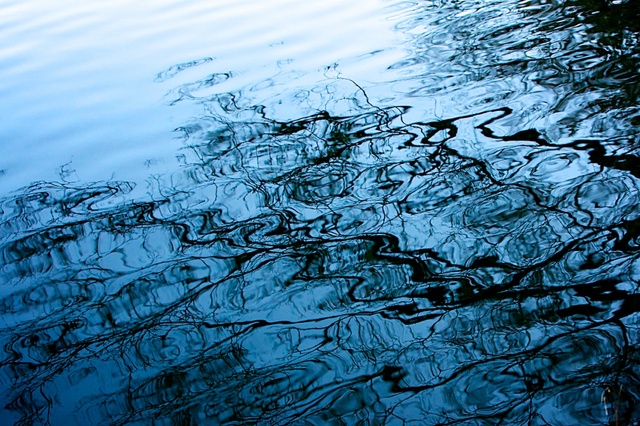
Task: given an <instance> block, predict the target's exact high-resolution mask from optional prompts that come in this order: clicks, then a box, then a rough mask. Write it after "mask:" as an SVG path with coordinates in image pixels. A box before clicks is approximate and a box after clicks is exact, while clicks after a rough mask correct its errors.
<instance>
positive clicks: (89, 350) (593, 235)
mask: <svg viewBox="0 0 640 426" xmlns="http://www.w3.org/2000/svg"><path fill="white" fill-rule="evenodd" d="M385 5H386V9H385V10H386V12H387V13H388V14H389V16H390V18H389V22H391V23H392V24H393V30H394V32H395V33H396V34H399V36H401V38H402V48H403V49H404V51H403V54H402V55H401V57H400V58H396V60H394V61H393V62H392V63H390V64H387V66H386V69H387V70H388V74H385V76H386V77H388V76H393V78H392V79H391V78H389V79H388V80H386V81H382V80H380V79H378V80H376V79H374V78H372V79H371V80H368V81H367V80H366V79H362V81H360V80H358V79H356V78H353V77H352V76H350V75H349V73H348V72H347V70H346V67H344V68H343V66H342V65H341V64H340V63H339V62H337V63H333V64H327V65H326V67H324V68H322V69H321V70H319V72H318V73H317V78H315V77H314V78H306V77H305V76H307V75H306V74H304V73H302V72H300V73H296V72H294V71H295V70H294V68H287V66H288V65H286V64H284V65H282V64H281V66H280V68H279V69H278V70H277V71H276V72H274V74H273V75H272V76H271V77H269V78H267V79H262V80H260V81H246V80H242V81H241V82H240V83H238V84H237V85H236V86H235V87H232V86H225V84H232V83H233V81H236V80H237V79H242V75H241V74H242V73H239V72H237V71H236V70H234V69H216V68H217V65H216V59H215V58H213V57H204V58H193V59H192V60H191V61H188V62H184V63H180V64H176V65H173V66H171V67H170V68H168V69H166V70H164V71H162V70H157V77H156V83H155V84H157V85H161V86H162V88H163V90H165V91H166V93H167V95H166V97H165V103H166V108H175V107H177V106H179V105H181V104H185V103H186V104H190V105H192V106H193V108H194V109H195V110H198V111H199V113H198V114H194V115H193V116H192V117H191V118H189V119H185V120H184V122H183V123H181V124H180V125H179V127H178V128H177V129H176V130H175V133H174V134H175V135H176V136H177V137H178V138H179V139H180V140H181V143H182V147H181V148H179V149H178V151H177V152H176V153H175V158H176V160H175V161H176V166H175V167H174V168H173V170H170V171H166V172H163V173H157V174H150V175H149V176H148V177H147V178H146V179H145V180H144V181H141V182H131V181H126V180H117V179H104V180H102V181H93V182H87V181H82V180H76V181H70V180H69V179H65V175H64V174H63V173H62V170H63V169H61V179H60V180H58V181H37V182H33V183H31V184H30V185H28V186H26V187H24V188H22V189H20V190H17V191H14V192H13V193H12V194H11V195H6V196H4V197H3V198H2V200H1V204H0V208H1V212H2V222H1V224H0V242H1V252H0V254H1V256H2V257H1V262H2V265H1V266H2V268H1V269H0V273H1V276H2V286H3V290H2V298H1V300H0V306H1V312H2V317H1V318H2V325H3V326H2V330H1V333H0V341H1V344H2V348H3V351H2V353H1V359H0V383H2V387H3V389H4V390H3V392H2V397H1V398H0V399H1V402H2V406H3V408H4V411H3V413H4V414H3V416H4V417H5V419H9V420H10V422H11V423H16V424H43V423H50V424H63V423H66V424H151V423H153V424H238V425H240V424H243V425H244V424H260V425H276V424H299V425H312V424H314V425H324V424H336V425H342V424H354V425H355V424H369V425H376V424H390V425H402V424H428V425H436V424H442V425H444V424H464V425H470V424H477V425H481V424H482V425H485V424H487V425H489V424H491V425H493V424H509V425H515V424H518V425H524V424H529V425H574V424H575V425H577V424H580V425H587V424H592V425H601V424H616V425H618V424H619V425H623V424H624V425H627V424H635V423H634V422H637V419H638V418H640V405H639V401H640V399H639V398H640V381H639V380H640V377H639V374H640V364H639V361H640V340H639V337H640V336H639V329H638V327H639V325H640V314H639V312H638V310H639V308H640V293H639V291H638V282H639V279H640V258H639V252H638V247H639V245H640V204H639V202H640V163H638V149H639V148H640V139H639V133H638V130H637V129H638V124H639V120H640V119H639V117H640V116H639V114H638V97H639V96H640V86H639V82H640V81H639V77H638V67H639V62H640V50H639V49H638V46H637V40H638V35H639V30H640V28H639V24H638V23H640V20H639V19H638V15H637V12H636V10H637V9H636V8H637V5H635V3H633V2H627V3H625V2H618V3H616V2H609V3H605V2H599V1H595V0H594V1H580V2H579V1H567V2H538V1H521V2H491V1H482V2H473V1H459V2H454V1H452V2H437V1H431V2H416V3H398V2H388V3H385ZM373 56H375V55H373ZM291 67H293V65H291ZM212 70H213V71H212ZM185 73H190V74H189V78H186V79H185V78H183V79H182V80H180V78H182V77H181V76H183V75H185ZM386 77H385V78H386ZM227 89H228V90H227Z"/></svg>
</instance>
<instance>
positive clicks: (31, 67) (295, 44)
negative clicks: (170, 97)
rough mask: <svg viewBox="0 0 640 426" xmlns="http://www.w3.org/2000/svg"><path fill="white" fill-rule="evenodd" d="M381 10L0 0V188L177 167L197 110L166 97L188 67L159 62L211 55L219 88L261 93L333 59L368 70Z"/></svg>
mask: <svg viewBox="0 0 640 426" xmlns="http://www.w3.org/2000/svg"><path fill="white" fill-rule="evenodd" d="M386 17H387V13H386V12H385V10H384V5H382V4H380V3H378V2H375V1H367V2H360V3H359V4H358V5H354V4H353V3H350V2H345V1H342V2H341V1H333V2H323V3H322V4H318V5H301V4H300V3H299V2H293V1H269V2H257V1H242V2H225V1H220V2H215V3H213V4H207V3H204V2H186V1H164V2H136V4H135V5H133V4H131V2H124V1H118V2H107V3H100V4H95V5H94V4H91V5H90V4H87V3H86V2H74V1H68V2H64V5H63V6H61V5H58V4H55V5H54V4H53V3H50V2H41V1H31V0H30V1H24V2H8V1H4V2H2V3H0V28H2V30H3V33H4V34H5V37H4V40H5V43H4V46H2V45H0V79H1V83H0V94H1V95H2V96H0V110H1V111H2V112H3V116H4V118H3V125H2V126H1V127H0V143H1V144H2V145H0V148H1V149H2V151H3V152H4V153H5V155H3V158H2V159H1V160H0V169H1V170H2V171H3V175H2V176H1V177H0V190H2V191H3V192H6V191H8V190H15V189H17V188H19V187H21V186H24V185H28V184H29V183H30V182H32V181H35V180H40V179H45V180H52V179H59V178H60V174H62V175H64V176H65V177H66V179H70V180H74V179H75V180H101V179H108V178H110V177H112V176H114V177H116V178H121V179H127V180H132V181H136V182H141V181H144V179H145V178H146V177H147V176H148V175H149V174H153V173H158V172H162V171H166V170H167V168H172V167H174V166H175V160H174V157H175V151H176V150H177V149H179V147H180V142H179V141H176V138H175V137H173V135H172V130H173V129H174V128H176V127H178V126H179V125H180V124H181V123H183V122H184V121H185V120H187V119H188V118H189V117H191V116H193V115H197V114H200V113H201V109H200V108H199V107H198V106H197V105H195V106H194V105H192V104H187V103H182V104H180V105H174V106H173V107H171V108H169V107H167V105H166V102H165V101H166V99H165V95H166V93H167V92H168V91H170V89H171V88H173V87H176V85H177V84H179V83H180V82H186V81H189V79H193V78H194V74H193V73H188V72H186V73H183V74H182V75H181V76H180V80H178V81H175V80H174V81H172V82H171V83H170V84H161V83H160V84H159V83H158V82H157V80H156V81H154V79H155V77H156V75H157V74H158V73H160V72H161V71H162V70H166V69H168V68H169V67H171V66H173V65H175V64H179V63H184V62H189V61H192V60H194V59H201V58H215V62H211V63H209V64H207V66H206V70H202V69H201V70H200V72H207V71H210V72H212V73H214V72H233V73H234V77H235V79H234V81H233V82H227V84H226V87H225V89H226V90H231V89H237V88H238V87H241V86H242V85H245V84H248V83H249V82H264V83H263V84H264V86H265V87H261V88H258V87H256V88H255V90H260V91H261V92H262V93H263V96H274V95H276V94H277V91H278V89H277V88H273V90H271V92H269V88H268V87H267V86H268V85H269V81H268V79H269V78H273V77H274V76H277V78H279V81H280V84H282V83H283V82H284V83H285V84H289V81H291V80H296V81H297V82H298V83H292V84H310V83H314V82H316V81H317V80H318V79H319V78H321V77H322V68H323V67H326V66H329V65H331V64H332V63H335V62H336V61H340V62H341V63H342V66H343V67H349V69H353V70H354V74H357V76H358V77H364V76H367V75H368V76H370V77H373V76H376V75H378V74H379V73H380V72H382V71H383V70H384V67H385V66H386V63H384V62H380V60H379V59H378V58H377V57H376V58H375V60H372V57H371V54H372V52H375V51H379V50H381V49H390V48H393V47H394V44H393V41H394V34H393V32H392V24H391V23H390V22H388V21H387V20H386ZM387 62H388V60H387ZM196 76H197V74H196ZM272 84H273V83H272Z"/></svg>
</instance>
